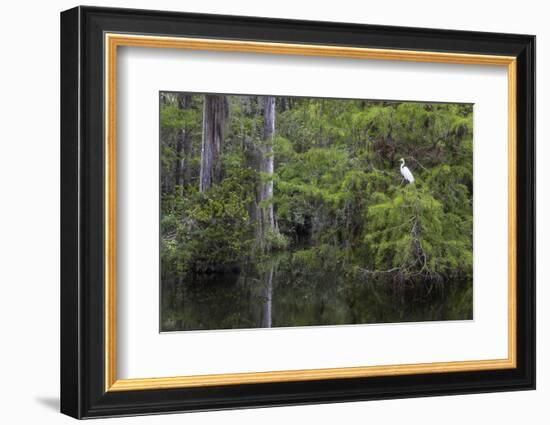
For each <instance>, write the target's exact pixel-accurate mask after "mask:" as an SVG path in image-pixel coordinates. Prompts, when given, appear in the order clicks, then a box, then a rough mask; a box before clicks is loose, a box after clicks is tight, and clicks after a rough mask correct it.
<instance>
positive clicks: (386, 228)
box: [160, 96, 473, 282]
mask: <svg viewBox="0 0 550 425" xmlns="http://www.w3.org/2000/svg"><path fill="white" fill-rule="evenodd" d="M229 105H230V115H229V117H230V118H229V123H228V129H227V132H226V136H225V139H224V141H223V145H222V174H223V178H222V181H221V182H220V183H219V184H216V185H214V186H213V187H212V189H211V190H209V191H208V192H205V193H199V192H198V190H197V188H198V174H199V168H200V152H201V123H202V114H201V110H202V97H201V96H193V98H192V105H191V107H190V108H188V109H185V110H182V109H180V108H179V107H178V106H177V104H176V103H175V102H174V101H171V100H170V99H169V98H168V101H167V102H166V103H165V104H161V116H160V125H161V142H162V143H161V161H162V162H161V165H162V169H161V175H162V184H163V190H162V201H161V211H162V214H161V217H162V219H161V235H162V238H161V255H162V260H161V264H162V268H163V273H175V274H178V275H181V274H183V273H187V272H190V271H194V272H205V271H216V269H217V268H224V267H231V266H232V265H234V264H237V263H239V262H242V261H244V260H245V259H247V258H253V257H255V256H257V255H258V252H257V247H258V245H257V243H256V242H257V238H258V234H259V232H258V225H259V223H258V218H257V215H256V212H255V211H257V209H258V208H260V209H261V208H264V209H265V208H266V207H267V204H271V203H272V204H273V207H274V210H275V220H276V226H275V228H273V229H271V228H269V229H267V230H265V231H262V232H260V234H261V237H262V246H263V247H264V248H263V249H265V250H266V252H267V253H268V255H269V253H273V252H275V251H286V252H288V253H289V257H288V261H287V262H286V263H285V264H290V266H292V267H293V268H294V269H296V270H297V272H296V273H298V274H299V273H300V272H299V270H300V269H301V268H304V269H308V270H318V271H319V273H323V272H326V270H329V269H330V268H331V267H334V265H335V264H338V265H340V266H341V267H344V268H346V269H347V270H349V272H350V273H363V274H367V275H373V274H383V273H388V274H390V275H392V276H393V275H397V276H399V277H400V278H402V279H404V280H407V281H411V282H415V281H417V280H421V279H428V280H431V279H435V280H441V279H449V278H452V277H453V276H462V277H471V275H472V193H473V181H472V172H473V165H472V155H473V142H472V137H473V136H472V134H473V119H472V116H473V108H472V105H456V104H429V103H409V102H382V101H360V100H340V99H313V98H311V99H307V98H278V99H277V113H276V119H275V123H276V124H275V126H276V127H275V137H274V139H273V141H272V145H273V158H274V162H275V167H274V169H275V171H274V174H273V175H267V174H265V173H260V172H259V168H258V158H257V156H258V152H259V151H261V150H262V149H263V148H264V147H265V145H264V142H263V141H262V131H263V130H262V129H263V116H262V101H261V98H260V97H257V96H229ZM182 129H183V130H185V131H186V132H187V134H189V135H190V139H189V144H190V146H189V149H188V151H186V152H187V153H186V154H185V155H184V154H183V153H181V152H178V151H177V149H176V148H177V144H176V141H177V138H176V136H177V134H178V131H181V130H182ZM400 158H404V159H405V161H406V164H407V166H408V167H409V169H410V170H411V171H412V173H413V174H414V176H415V184H414V185H406V184H405V183H403V182H402V177H401V174H400V172H399V159H400ZM182 160H184V161H185V164H186V166H187V167H189V170H190V173H189V174H190V177H189V178H188V180H186V181H185V182H184V183H183V185H180V186H178V185H177V184H176V185H174V184H170V182H171V181H173V180H174V178H173V173H174V171H173V170H174V169H175V168H177V167H176V165H177V164H178V161H182ZM267 181H273V184H274V192H273V199H272V200H269V201H263V202H258V201H257V194H258V188H259V187H260V186H261V185H262V184H264V185H265V183H266V182H267ZM285 264H281V266H280V267H283V268H284V267H287V266H286V265H285ZM290 266H288V267H290ZM347 266H349V267H347ZM296 278H298V277H296Z"/></svg>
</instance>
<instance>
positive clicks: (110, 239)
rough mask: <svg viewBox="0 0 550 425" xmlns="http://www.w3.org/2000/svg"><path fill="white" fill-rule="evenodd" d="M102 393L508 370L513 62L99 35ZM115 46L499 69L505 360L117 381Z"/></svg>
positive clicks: (511, 364)
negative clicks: (504, 88)
mask: <svg viewBox="0 0 550 425" xmlns="http://www.w3.org/2000/svg"><path fill="white" fill-rule="evenodd" d="M104 42H105V44H104V45H105V140H104V143H105V188H104V189H105V391H133V390H150V389H161V388H162V389H166V388H182V387H201V386H214V385H236V384H253V383H268V382H285V381H287V382H288V381H311V380H320V379H338V378H357V377H374V376H389V375H410V374H416V373H447V372H461V371H481V370H496V369H510V368H515V367H516V365H517V359H516V331H517V323H516V307H517V306H516V285H517V281H516V266H517V265H516V254H517V234H516V220H517V218H516V202H517V196H516V143H517V142H516V137H517V135H516V85H517V75H516V58H515V57H513V56H493V55H477V54H462V53H443V52H424V51H410V50H392V49H370V48H357V47H339V46H327V45H307V44H285V43H266V42H255V41H235V40H212V39H198V38H179V37H160V36H148V35H128V34H115V33H106V34H105V40H104ZM119 46H132V47H149V48H170V49H190V50H209V51H228V52H241V53H242V52H245V53H263V54H282V55H302V56H325V57H341V58H355V59H376V60H392V61H393V60H398V61H405V62H433V63H451V64H468V65H493V66H504V67H506V68H507V71H508V357H507V358H505V359H495V360H469V361H454V362H436V363H417V364H398V365H381V366H362V367H342V368H326V369H303V370H285V371H269V372H247V373H229V374H214V375H192V376H175V377H164V378H155V377H152V378H138V379H134V378H133V379H118V378H117V372H116V362H117V351H116V347H117V338H116V335H117V325H116V305H117V304H116V276H117V273H116V265H117V255H116V247H117V244H116V235H117V229H116V211H117V204H116V199H117V197H116V189H117V181H116V163H117V159H116V136H117V132H116V123H117V118H116V117H117V115H116V114H117V111H116V106H117V48H118V47H119Z"/></svg>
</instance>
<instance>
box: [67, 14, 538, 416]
mask: <svg viewBox="0 0 550 425" xmlns="http://www.w3.org/2000/svg"><path fill="white" fill-rule="evenodd" d="M105 32H118V33H139V34H155V35H166V36H185V37H198V38H216V39H232V40H258V41H265V42H276V43H307V44H321V45H331V46H348V47H349V46H352V47H370V48H383V49H400V50H422V51H433V52H451V53H474V54H485V55H507V56H515V57H516V58H517V367H516V368H514V369H503V370H484V371H473V372H452V373H429V374H425V373H424V374H416V375H403V376H383V377H369V378H346V379H328V380H313V381H301V382H274V383H261V384H246V385H226V386H209V387H193V388H175V389H157V390H142V391H118V392H106V391H105V384H104V380H105V373H104V370H105V361H104V353H105V342H104V332H105V326H104V308H105V306H104V296H105V293H104V286H103V281H104V268H105V264H104V262H105V260H104V258H105V257H104V232H103V231H102V229H104V226H105V220H104V213H103V211H104V172H105V165H104V155H105V152H104V146H103V143H102V140H103V135H104V122H103V120H104V114H103V112H104V105H105V99H104V91H103V87H104V84H105V81H104V69H103V64H104V62H103V61H104V53H105V52H104V48H105V46H104V33H105ZM534 388H535V37H534V36H531V35H518V34H499V33H480V32H469V31H451V30H434V29H420V28H405V27H390V26H373V25H357V24H348V23H332V22H314V21H297V20H283V19H265V18H255V17H241V16H220V15H204V14H191V13H177V12H162V11H148V10H132V9H111V8H96V7H76V8H74V9H70V10H67V11H65V12H62V13H61V412H62V413H65V414H67V415H70V416H73V417H75V418H93V417H106V416H121V415H137V414H152V413H163V412H184V411H202V410H217V409H232V408H244V407H261V406H281V405H297V404H313V403H328V402H344V401H354V400H374V399H387V398H404V397H419V396H435V395H450V394H466V393H482V392H494V391H512V390H529V389H534Z"/></svg>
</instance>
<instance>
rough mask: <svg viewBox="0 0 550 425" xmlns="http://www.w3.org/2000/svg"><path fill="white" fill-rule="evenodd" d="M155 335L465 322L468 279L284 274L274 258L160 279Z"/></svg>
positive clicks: (469, 302)
mask: <svg viewBox="0 0 550 425" xmlns="http://www.w3.org/2000/svg"><path fill="white" fill-rule="evenodd" d="M161 303H162V308H161V331H163V332H167V331H184V330H207V329H238V328H260V327H262V328H271V327H287V326H314V325H342V324H365V323H396V322H411V321H415V322H416V321H433V320H468V319H472V283H471V281H457V282H445V283H443V284H440V285H435V286H434V285H433V284H430V283H424V282H417V283H416V284H415V285H407V284H396V283H393V282H391V281H388V280H385V281H382V280H372V279H371V280H370V281H368V282H366V281H364V280H363V279H359V278H357V279H350V278H349V277H347V276H346V275H345V273H343V271H342V270H335V271H333V272H332V273H320V272H308V271H299V272H298V273H296V272H291V271H289V270H287V269H285V268H284V267H279V260H272V261H268V262H265V263H263V264H261V265H259V266H258V265H257V266H255V267H248V266H246V265H243V267H242V268H241V271H240V272H231V273H223V274H221V273H218V274H209V275H200V276H185V277H173V278H165V279H163V282H162V288H161Z"/></svg>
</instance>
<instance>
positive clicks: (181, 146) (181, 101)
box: [174, 93, 191, 186]
mask: <svg viewBox="0 0 550 425" xmlns="http://www.w3.org/2000/svg"><path fill="white" fill-rule="evenodd" d="M177 101H178V108H179V109H181V110H185V109H189V108H190V107H191V95H188V94H182V93H178V94H177ZM190 136H191V135H190V131H189V130H188V129H186V128H185V127H183V128H181V129H180V130H178V134H177V140H176V158H177V159H176V162H175V163H174V184H175V185H176V186H178V185H179V186H183V185H185V184H189V177H190V167H189V164H188V162H189V158H190V155H189V153H190V152H189V151H190V143H191V137H190Z"/></svg>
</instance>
